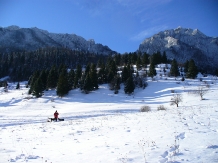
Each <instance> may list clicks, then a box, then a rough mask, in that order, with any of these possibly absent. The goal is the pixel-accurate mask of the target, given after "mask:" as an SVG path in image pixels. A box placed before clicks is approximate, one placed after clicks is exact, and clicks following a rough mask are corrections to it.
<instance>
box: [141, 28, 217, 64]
mask: <svg viewBox="0 0 218 163" xmlns="http://www.w3.org/2000/svg"><path fill="white" fill-rule="evenodd" d="M138 51H140V52H146V53H148V54H153V53H156V52H157V51H159V52H161V53H163V52H164V51H165V52H166V55H167V57H168V58H170V59H176V60H177V61H178V62H180V63H184V62H185V61H186V60H190V59H194V60H195V61H196V63H197V65H198V66H199V67H210V68H213V67H215V66H216V65H217V64H218V57H217V56H218V38H214V37H209V36H206V35H205V34H203V33H202V32H201V31H200V30H198V29H190V28H182V27H178V28H176V29H170V30H165V31H161V32H159V33H157V34H155V35H153V36H152V37H149V38H147V39H145V40H144V41H143V42H142V43H141V44H140V45H139V49H138Z"/></svg>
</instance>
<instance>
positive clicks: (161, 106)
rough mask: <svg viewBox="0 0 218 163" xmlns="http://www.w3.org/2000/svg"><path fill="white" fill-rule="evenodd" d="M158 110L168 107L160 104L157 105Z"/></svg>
mask: <svg viewBox="0 0 218 163" xmlns="http://www.w3.org/2000/svg"><path fill="white" fill-rule="evenodd" d="M157 110H158V111H159V110H167V108H166V107H165V106H163V105H160V106H158V107H157Z"/></svg>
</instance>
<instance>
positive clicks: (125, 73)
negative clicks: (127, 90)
mask: <svg viewBox="0 0 218 163" xmlns="http://www.w3.org/2000/svg"><path fill="white" fill-rule="evenodd" d="M128 78H129V73H128V69H127V67H126V66H124V67H123V70H122V82H126V80H127V79H128Z"/></svg>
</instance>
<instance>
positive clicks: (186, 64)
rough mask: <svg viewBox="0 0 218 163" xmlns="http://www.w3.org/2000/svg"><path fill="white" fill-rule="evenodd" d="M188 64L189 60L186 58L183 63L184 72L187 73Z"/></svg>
mask: <svg viewBox="0 0 218 163" xmlns="http://www.w3.org/2000/svg"><path fill="white" fill-rule="evenodd" d="M188 65H189V61H188V60H187V61H186V62H185V64H184V72H185V73H187V72H188Z"/></svg>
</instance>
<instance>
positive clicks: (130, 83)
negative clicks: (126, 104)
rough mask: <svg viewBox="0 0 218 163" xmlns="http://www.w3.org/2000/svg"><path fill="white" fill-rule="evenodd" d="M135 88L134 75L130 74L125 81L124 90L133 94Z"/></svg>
mask: <svg viewBox="0 0 218 163" xmlns="http://www.w3.org/2000/svg"><path fill="white" fill-rule="evenodd" d="M134 89H135V84H134V81H133V77H132V76H130V77H129V78H128V79H127V81H126V82H125V86H124V92H125V93H126V94H131V93H133V92H134Z"/></svg>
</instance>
